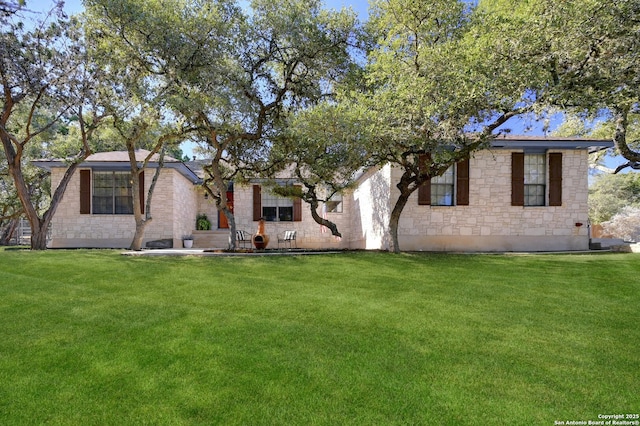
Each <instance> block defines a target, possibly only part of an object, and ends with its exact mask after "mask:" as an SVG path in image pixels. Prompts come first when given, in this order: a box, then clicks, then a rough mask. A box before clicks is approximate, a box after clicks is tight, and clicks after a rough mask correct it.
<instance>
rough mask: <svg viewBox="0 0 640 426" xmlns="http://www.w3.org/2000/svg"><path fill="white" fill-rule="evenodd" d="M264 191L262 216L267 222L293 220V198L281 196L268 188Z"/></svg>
mask: <svg viewBox="0 0 640 426" xmlns="http://www.w3.org/2000/svg"><path fill="white" fill-rule="evenodd" d="M264 189H265V190H264V191H262V217H263V218H264V220H266V221H267V222H277V221H280V222H292V221H293V199H291V198H288V197H281V196H279V195H276V194H274V193H272V192H271V191H269V190H267V189H266V188H264Z"/></svg>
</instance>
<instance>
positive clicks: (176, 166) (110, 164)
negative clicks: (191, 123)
mask: <svg viewBox="0 0 640 426" xmlns="http://www.w3.org/2000/svg"><path fill="white" fill-rule="evenodd" d="M31 163H32V164H33V165H35V166H37V167H40V168H42V169H45V170H47V171H49V172H51V169H53V168H57V167H62V168H67V167H69V164H68V163H66V162H64V161H61V160H34V161H32V162H31ZM147 167H148V168H152V169H157V168H158V162H155V161H154V162H149V163H148V164H147ZM78 168H81V169H102V170H107V169H108V170H118V171H120V170H131V164H130V163H129V162H128V161H85V162H82V163H80V164H79V165H78ZM163 168H165V169H173V170H177V171H178V173H180V174H181V175H182V176H184V177H185V178H187V179H189V180H190V181H191V182H192V183H193V184H194V185H199V184H202V179H201V178H200V177H199V176H198V175H197V174H196V173H195V172H194V171H193V170H191V169H190V168H189V166H187V165H186V164H185V163H182V162H179V161H178V162H174V161H171V162H166V163H164V165H163Z"/></svg>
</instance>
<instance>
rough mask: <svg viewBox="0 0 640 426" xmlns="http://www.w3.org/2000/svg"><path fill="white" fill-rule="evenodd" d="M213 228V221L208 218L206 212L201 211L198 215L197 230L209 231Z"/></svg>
mask: <svg viewBox="0 0 640 426" xmlns="http://www.w3.org/2000/svg"><path fill="white" fill-rule="evenodd" d="M210 229H211V222H210V221H209V219H208V218H207V215H206V214H204V213H200V214H199V215H198V216H196V230H198V231H208V230H210Z"/></svg>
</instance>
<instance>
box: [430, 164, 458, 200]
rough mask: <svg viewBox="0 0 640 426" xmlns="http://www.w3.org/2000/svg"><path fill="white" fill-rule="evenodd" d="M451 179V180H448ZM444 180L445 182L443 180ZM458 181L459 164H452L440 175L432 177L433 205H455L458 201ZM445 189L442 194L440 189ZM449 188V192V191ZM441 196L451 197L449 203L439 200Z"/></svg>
mask: <svg viewBox="0 0 640 426" xmlns="http://www.w3.org/2000/svg"><path fill="white" fill-rule="evenodd" d="M448 180H450V182H448ZM443 181H444V182H443ZM456 181H457V164H455V163H454V164H452V165H451V166H449V168H448V169H447V170H446V171H445V172H444V173H443V174H441V175H440V176H434V177H433V178H431V179H430V185H431V194H430V195H431V203H430V204H431V205H432V206H435V207H455V206H456V202H457V199H456V198H457V197H456ZM443 188H444V189H445V191H444V192H443V193H442V194H441V193H440V192H441V191H439V190H440V189H443ZM447 190H448V193H447ZM439 197H445V199H446V197H449V201H448V203H441V202H439V201H438V198H439Z"/></svg>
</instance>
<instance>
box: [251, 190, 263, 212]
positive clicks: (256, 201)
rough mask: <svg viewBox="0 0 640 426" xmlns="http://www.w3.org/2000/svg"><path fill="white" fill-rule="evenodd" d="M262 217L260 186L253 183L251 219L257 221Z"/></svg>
mask: <svg viewBox="0 0 640 426" xmlns="http://www.w3.org/2000/svg"><path fill="white" fill-rule="evenodd" d="M261 217H262V188H261V187H260V185H253V220H254V221H258V220H260V218H261Z"/></svg>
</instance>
